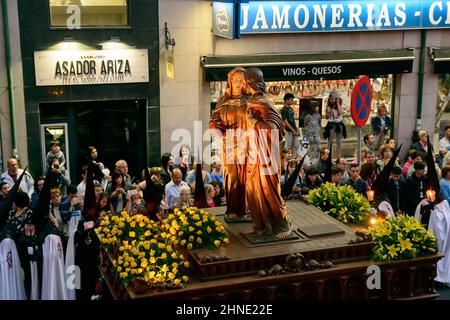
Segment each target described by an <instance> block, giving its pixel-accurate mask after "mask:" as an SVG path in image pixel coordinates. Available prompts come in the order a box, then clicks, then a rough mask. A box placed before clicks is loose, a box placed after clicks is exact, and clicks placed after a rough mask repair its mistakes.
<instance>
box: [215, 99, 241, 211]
mask: <svg viewBox="0 0 450 320" xmlns="http://www.w3.org/2000/svg"><path fill="white" fill-rule="evenodd" d="M246 103H247V97H246V96H242V97H241V98H231V97H227V96H224V97H222V98H221V99H220V100H219V102H218V103H217V107H216V110H215V111H214V113H213V115H212V116H211V120H210V122H209V127H210V128H211V129H217V130H220V131H221V132H222V135H223V140H222V148H221V153H222V154H221V157H222V166H223V187H224V190H225V196H226V202H227V214H236V215H237V216H243V215H246V214H247V208H246V202H245V184H246V177H245V162H246V150H247V142H246V139H245V137H244V136H243V135H241V133H242V134H243V133H245V132H246V130H247V129H248V125H249V121H248V118H247V105H246ZM242 137H243V138H242Z"/></svg>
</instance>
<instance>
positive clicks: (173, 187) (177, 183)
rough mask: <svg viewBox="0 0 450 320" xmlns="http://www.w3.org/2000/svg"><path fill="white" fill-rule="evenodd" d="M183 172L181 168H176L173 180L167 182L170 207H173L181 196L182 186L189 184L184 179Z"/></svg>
mask: <svg viewBox="0 0 450 320" xmlns="http://www.w3.org/2000/svg"><path fill="white" fill-rule="evenodd" d="M182 177H183V173H182V172H181V170H180V169H179V168H175V169H173V171H172V181H170V182H169V183H168V184H166V187H165V190H164V191H165V199H166V202H167V205H168V207H169V209H173V208H174V205H175V201H176V200H177V199H178V198H179V197H180V187H182V186H188V187H189V185H188V184H187V183H186V182H184V181H183V180H182Z"/></svg>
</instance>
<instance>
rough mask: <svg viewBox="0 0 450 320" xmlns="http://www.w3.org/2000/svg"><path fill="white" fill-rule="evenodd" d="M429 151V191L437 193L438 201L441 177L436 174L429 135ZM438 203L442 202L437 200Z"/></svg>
mask: <svg viewBox="0 0 450 320" xmlns="http://www.w3.org/2000/svg"><path fill="white" fill-rule="evenodd" d="M427 140H428V150H427V189H432V190H434V191H435V192H436V199H438V197H439V191H440V189H441V188H440V186H439V176H438V174H437V172H436V167H435V164H434V156H433V150H431V143H430V136H429V135H427ZM437 202H440V201H439V200H437Z"/></svg>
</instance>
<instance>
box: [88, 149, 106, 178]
mask: <svg viewBox="0 0 450 320" xmlns="http://www.w3.org/2000/svg"><path fill="white" fill-rule="evenodd" d="M91 163H92V164H93V165H94V167H93V169H94V180H97V181H98V182H100V183H101V182H102V181H103V179H104V178H105V173H104V170H105V169H106V168H105V165H104V164H103V163H102V162H99V161H98V152H97V149H96V148H95V147H93V146H89V147H88V149H87V157H86V164H85V165H86V166H88V165H89V164H91Z"/></svg>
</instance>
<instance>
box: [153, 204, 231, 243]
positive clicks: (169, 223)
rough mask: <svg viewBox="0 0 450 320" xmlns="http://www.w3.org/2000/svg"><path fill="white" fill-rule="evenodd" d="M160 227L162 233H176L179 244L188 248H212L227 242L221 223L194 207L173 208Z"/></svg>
mask: <svg viewBox="0 0 450 320" xmlns="http://www.w3.org/2000/svg"><path fill="white" fill-rule="evenodd" d="M161 229H162V230H163V233H164V232H166V233H170V234H177V235H178V240H179V245H180V246H181V247H183V248H186V249H188V250H190V249H200V248H208V249H211V250H212V249H214V248H217V247H219V246H220V245H223V244H227V243H228V242H229V239H228V238H227V237H226V233H225V228H224V227H223V225H222V223H221V222H220V221H219V220H217V219H216V217H215V216H213V215H211V214H209V213H208V212H206V211H204V210H203V209H197V208H195V207H189V208H188V207H183V208H181V209H175V211H174V213H172V214H170V215H169V216H168V217H167V218H166V219H165V220H164V221H163V223H162V225H161ZM171 230H172V231H173V233H172V232H171Z"/></svg>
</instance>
